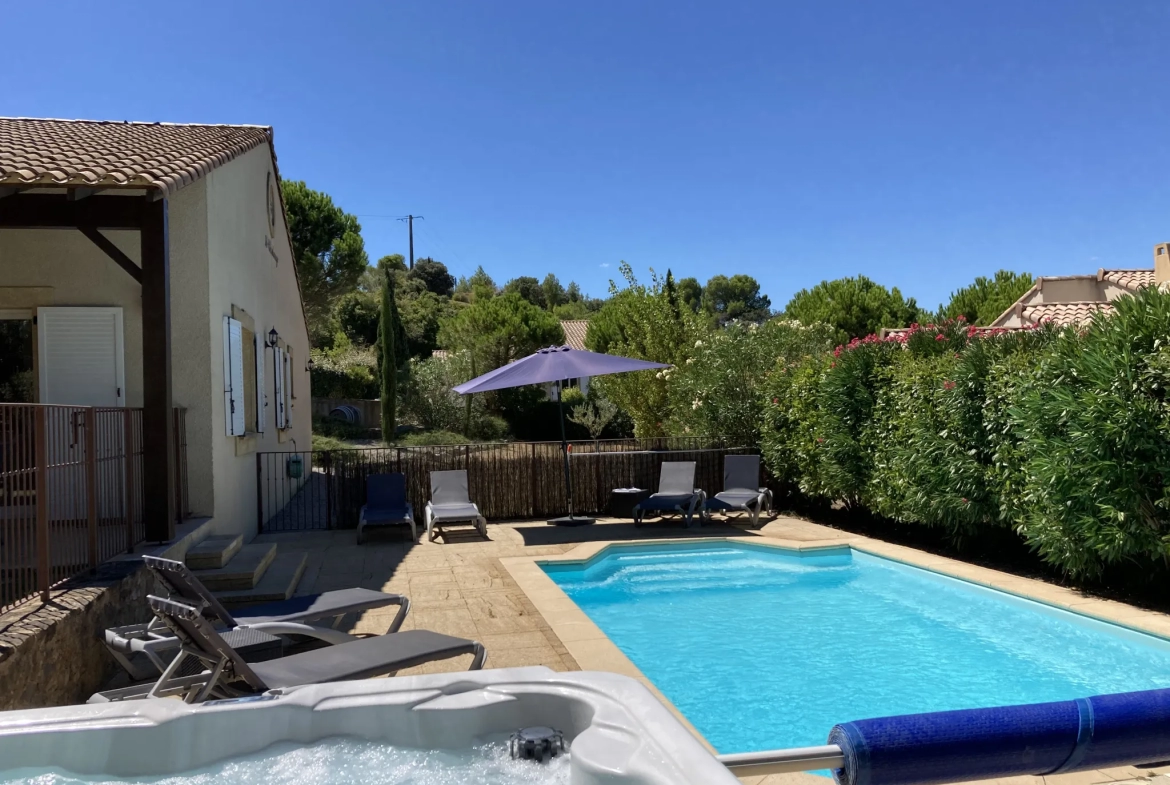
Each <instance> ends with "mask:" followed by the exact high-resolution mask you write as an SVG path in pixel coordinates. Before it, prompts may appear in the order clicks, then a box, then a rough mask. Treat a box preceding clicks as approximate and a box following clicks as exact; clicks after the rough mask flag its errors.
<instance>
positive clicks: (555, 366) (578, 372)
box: [452, 346, 670, 395]
mask: <svg viewBox="0 0 1170 785" xmlns="http://www.w3.org/2000/svg"><path fill="white" fill-rule="evenodd" d="M669 367H670V366H669V365H664V364H663V363H652V362H647V361H645V360H633V359H630V358H629V357H615V356H613V355H611V354H598V353H597V352H587V351H585V350H584V349H573V348H571V347H568V346H550V347H549V348H547V349H541V350H540V351H538V352H535V353H534V354H530V355H528V356H527V357H524V358H522V359H519V360H517V361H516V362H513V363H509V364H507V365H505V366H503V367H502V368H497V369H495V370H494V371H489V372H487V373H485V374H484V375H483V376H477V377H476V378H474V379H472V380H471V381H469V382H464V383H463V384H461V385H459V386H458V387H454V388H452V389H454V390H455V392H457V393H459V394H460V395H469V394H471V393H479V392H487V391H488V390H502V389H505V388H507V387H523V386H524V385H527V384H547V383H549V382H559V381H561V380H563V379H579V378H581V377H582V376H605V375H606V374H611V373H625V372H626V371H652V370H654V369H655V368H669Z"/></svg>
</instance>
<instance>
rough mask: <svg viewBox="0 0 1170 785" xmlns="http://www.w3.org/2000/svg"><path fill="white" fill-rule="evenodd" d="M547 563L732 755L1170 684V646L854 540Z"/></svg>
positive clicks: (631, 550) (675, 546)
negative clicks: (919, 719) (841, 731)
mask: <svg viewBox="0 0 1170 785" xmlns="http://www.w3.org/2000/svg"><path fill="white" fill-rule="evenodd" d="M542 567H543V569H544V570H545V572H546V573H547V574H548V575H549V576H550V577H551V578H552V579H553V580H554V581H555V582H556V583H557V585H559V586H560V587H561V589H563V590H564V591H565V593H566V594H567V595H568V596H569V597H570V598H571V599H572V600H573V601H574V602H576V604H577V605H578V606H579V607H580V608H581V609H582V610H583V611H584V612H585V613H586V614H587V615H588V616H589V617H590V618H591V619H592V620H593V621H594V622H595V623H596V624H597V625H598V626H599V627H600V628H601V630H602V631H603V632H604V633H605V634H606V635H607V636H608V637H609V638H610V639H611V640H612V641H613V642H614V643H615V644H616V645H617V646H618V647H619V648H620V649H621V650H622V651H623V652H625V654H626V655H627V656H628V657H629V658H630V659H631V660H632V661H633V662H634V664H635V665H637V666H638V668H639V669H641V671H642V672H643V673H644V674H645V675H646V676H647V677H648V678H649V679H650V680H651V681H653V682H654V684H655V685H656V686H657V687H658V688H659V689H660V690H661V691H662V692H663V694H665V695H666V697H667V698H669V699H670V700H671V701H672V702H673V703H674V705H675V706H676V707H677V708H678V709H679V711H681V712H682V713H683V714H684V715H685V716H686V717H687V719H688V720H690V721H691V723H692V724H693V725H694V726H695V727H696V728H697V729H698V730H699V731H700V732H701V733H702V734H703V735H704V736H705V737H706V738H707V740H708V741H709V742H710V743H711V744H712V745H713V746H714V747H715V748H716V749H717V750H718V751H719V752H720V753H733V752H750V751H757V750H766V749H775V748H780V747H796V746H805V745H816V744H823V743H824V741H825V738H826V736H827V735H828V732H829V729H830V728H832V726H833V725H834V724H835V723H838V722H845V721H849V720H856V719H863V718H868V717H881V716H886V715H891V714H903V713H912V712H927V711H941V710H947V709H961V708H981V707H989V706H999V705H1008V704H1017V703H1032V702H1042V701H1054V700H1065V699H1069V698H1076V697H1083V696H1087V695H1094V694H1100V693H1108V692H1125V691H1129V690H1141V689H1153V688H1159V687H1170V642H1168V641H1166V640H1163V639H1161V638H1156V637H1153V636H1149V635H1144V634H1141V633H1137V632H1134V631H1132V630H1129V629H1126V628H1123V627H1120V626H1116V625H1110V624H1106V623H1103V622H1099V621H1096V620H1093V619H1090V618H1088V617H1085V616H1080V615H1078V614H1074V613H1070V612H1067V611H1063V610H1060V609H1057V608H1054V607H1051V606H1048V605H1044V604H1041V603H1037V602H1032V601H1030V600H1025V599H1022V598H1019V597H1016V596H1014V595H1011V594H1007V593H1004V592H998V591H994V590H991V589H986V588H984V587H981V586H977V585H975V584H971V583H967V582H965V581H961V580H957V579H954V578H949V577H946V576H943V575H939V574H937V573H933V572H930V571H927V570H922V569H918V568H916V567H911V566H908V565H905V564H901V563H899V562H896V561H892V560H889V559H883V558H881V557H877V556H873V555H870V554H866V553H863V552H861V551H857V550H851V549H849V548H844V547H843V548H834V549H825V550H819V551H806V552H803V553H800V552H795V551H788V550H782V549H779V548H775V547H769V546H764V545H751V544H747V543H738V542H730V541H729V542H726V543H711V542H707V543H668V544H656V545H640V546H634V547H631V546H615V547H612V548H610V549H608V550H606V551H603V552H602V553H601V554H599V555H598V556H597V557H595V558H594V559H592V560H590V561H588V562H586V563H584V564H581V563H561V564H558V563H546V564H543V565H542Z"/></svg>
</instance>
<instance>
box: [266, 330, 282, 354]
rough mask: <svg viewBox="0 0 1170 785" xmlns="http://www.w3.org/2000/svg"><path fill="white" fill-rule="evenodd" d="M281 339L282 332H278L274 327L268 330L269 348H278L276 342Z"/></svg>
mask: <svg viewBox="0 0 1170 785" xmlns="http://www.w3.org/2000/svg"><path fill="white" fill-rule="evenodd" d="M279 340H280V334H279V333H278V332H276V328H275V327H273V328H272V329H271V330H269V331H268V348H270V349H274V348H276V342H277V341H279Z"/></svg>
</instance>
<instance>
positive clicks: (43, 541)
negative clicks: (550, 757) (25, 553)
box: [33, 406, 52, 602]
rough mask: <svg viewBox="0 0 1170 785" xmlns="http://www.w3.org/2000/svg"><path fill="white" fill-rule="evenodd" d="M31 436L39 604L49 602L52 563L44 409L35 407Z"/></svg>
mask: <svg viewBox="0 0 1170 785" xmlns="http://www.w3.org/2000/svg"><path fill="white" fill-rule="evenodd" d="M35 418H36V419H35V421H34V427H35V430H36V433H35V434H34V435H33V439H34V441H35V446H34V448H33V449H34V451H35V457H36V462H37V495H36V500H37V588H38V589H40V592H41V602H48V601H49V582H50V578H49V570H50V565H51V564H52V561H51V560H50V559H49V492H48V491H49V465H48V464H49V450H48V444H46V442H47V441H48V438H49V434H48V433H47V432H46V429H45V407H44V406H38V407H36V415H35Z"/></svg>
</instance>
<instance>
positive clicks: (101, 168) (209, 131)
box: [0, 117, 272, 195]
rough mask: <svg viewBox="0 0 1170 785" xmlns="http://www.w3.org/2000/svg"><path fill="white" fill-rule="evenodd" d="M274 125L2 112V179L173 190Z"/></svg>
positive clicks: (268, 134)
mask: <svg viewBox="0 0 1170 785" xmlns="http://www.w3.org/2000/svg"><path fill="white" fill-rule="evenodd" d="M271 141H272V128H271V127H268V126H259V125H198V124H185V123H138V122H121V121H118V122H111V121H98V120H41V119H33V118H27V117H0V186H12V185H20V186H45V187H64V186H72V187H101V188H157V189H159V190H161V191H162V192H163V194H164V195H169V194H170V193H173V192H174V191H177V190H179V189H180V188H182V187H183V186H185V185H188V184H190V183H192V182H194V181H195V180H198V179H199V178H201V177H204V176H205V175H206V174H207V173H208V172H210V171H211V170H213V169H215V168H216V167H219V166H222V165H223V164H225V163H227V162H228V161H231V160H232V159H233V158H237V157H239V156H240V155H243V154H244V153H246V152H248V151H249V150H251V149H253V148H255V147H258V146H260V145H261V144H264V143H266V142H267V143H271Z"/></svg>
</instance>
